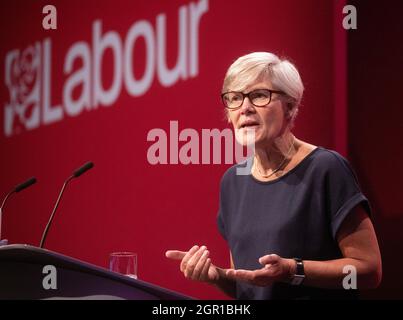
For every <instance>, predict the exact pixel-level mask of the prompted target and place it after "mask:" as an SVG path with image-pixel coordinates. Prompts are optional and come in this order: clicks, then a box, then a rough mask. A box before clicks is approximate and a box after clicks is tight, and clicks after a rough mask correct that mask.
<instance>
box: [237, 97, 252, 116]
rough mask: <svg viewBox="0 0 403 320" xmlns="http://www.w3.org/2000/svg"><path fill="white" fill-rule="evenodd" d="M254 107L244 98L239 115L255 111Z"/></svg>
mask: <svg viewBox="0 0 403 320" xmlns="http://www.w3.org/2000/svg"><path fill="white" fill-rule="evenodd" d="M254 107H255V106H254V105H253V104H252V102H250V100H249V98H248V97H245V99H243V102H242V105H241V109H240V111H241V114H245V113H250V112H253V111H254V110H255V108H254Z"/></svg>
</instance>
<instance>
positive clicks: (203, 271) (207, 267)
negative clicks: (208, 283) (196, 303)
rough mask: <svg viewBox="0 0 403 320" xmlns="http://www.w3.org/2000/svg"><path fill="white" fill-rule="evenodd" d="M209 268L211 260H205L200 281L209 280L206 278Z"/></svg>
mask: <svg viewBox="0 0 403 320" xmlns="http://www.w3.org/2000/svg"><path fill="white" fill-rule="evenodd" d="M210 266H211V259H210V258H207V259H206V263H205V264H204V267H203V270H202V272H201V274H200V278H199V279H200V280H209V277H208V271H209V270H210Z"/></svg>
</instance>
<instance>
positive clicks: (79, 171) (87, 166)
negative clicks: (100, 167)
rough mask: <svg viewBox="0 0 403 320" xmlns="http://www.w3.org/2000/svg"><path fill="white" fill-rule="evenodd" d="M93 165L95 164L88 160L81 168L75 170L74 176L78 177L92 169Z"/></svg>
mask: <svg viewBox="0 0 403 320" xmlns="http://www.w3.org/2000/svg"><path fill="white" fill-rule="evenodd" d="M93 166H94V164H93V163H92V162H91V161H89V162H87V163H86V164H84V165H83V166H81V167H80V168H78V169H77V170H76V171H74V172H73V177H74V178H77V177H79V176H81V175H82V174H83V173H84V172H86V171H88V170H90V169H91V168H92V167H93Z"/></svg>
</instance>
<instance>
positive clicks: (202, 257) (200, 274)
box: [165, 246, 220, 284]
mask: <svg viewBox="0 0 403 320" xmlns="http://www.w3.org/2000/svg"><path fill="white" fill-rule="evenodd" d="M165 256H166V257H167V258H169V259H174V260H181V264H180V270H181V272H183V274H184V276H185V278H187V279H191V280H196V281H203V282H209V283H213V284H214V283H216V282H217V281H218V280H219V278H220V275H219V273H218V269H217V267H216V266H215V265H213V264H212V263H211V259H210V258H209V251H208V250H207V248H206V247H205V246H201V247H199V246H193V247H192V248H191V249H190V250H189V251H178V250H168V251H167V252H166V253H165Z"/></svg>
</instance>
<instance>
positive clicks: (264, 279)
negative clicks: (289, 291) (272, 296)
mask: <svg viewBox="0 0 403 320" xmlns="http://www.w3.org/2000/svg"><path fill="white" fill-rule="evenodd" d="M259 263H260V264H261V265H263V268H261V269H257V270H242V269H228V270H227V271H226V275H227V277H229V278H231V279H234V280H241V281H246V282H249V283H250V284H253V285H256V286H261V287H264V286H267V285H270V284H272V283H274V282H278V281H285V280H287V279H289V278H290V276H291V274H292V266H293V263H294V260H292V259H285V258H282V257H280V256H278V255H276V254H270V255H266V256H263V257H261V258H259Z"/></svg>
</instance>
